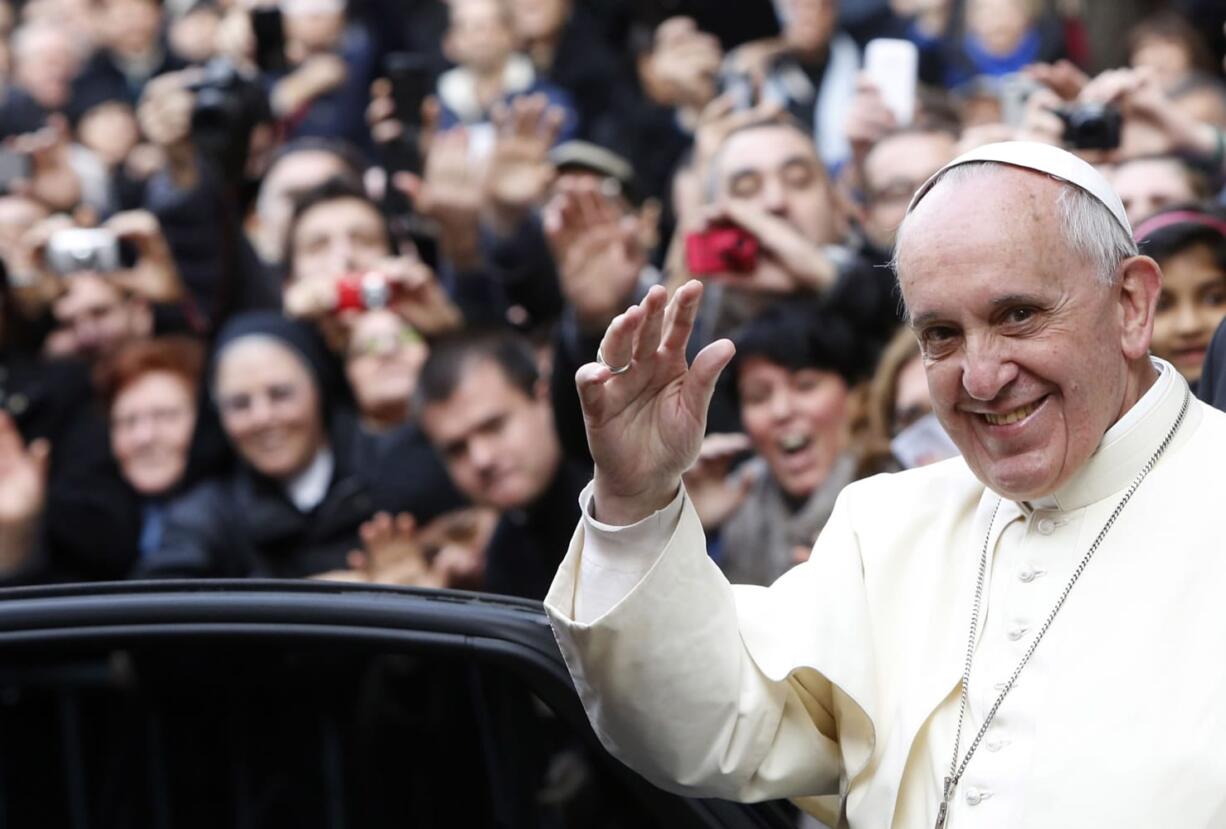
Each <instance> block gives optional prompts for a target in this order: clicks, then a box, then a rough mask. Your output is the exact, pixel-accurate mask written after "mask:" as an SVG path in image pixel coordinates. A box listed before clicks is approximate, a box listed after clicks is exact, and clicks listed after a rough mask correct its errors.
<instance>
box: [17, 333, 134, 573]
mask: <svg viewBox="0 0 1226 829" xmlns="http://www.w3.org/2000/svg"><path fill="white" fill-rule="evenodd" d="M92 395H93V389H92V387H91V386H90V383H89V375H88V373H87V371H86V370H85V367H84V366H83V365H82V364H79V363H76V362H69V361H51V362H48V361H42V360H36V359H34V358H30V357H24V356H22V355H20V354H15V353H10V354H8V355H6V356H5V358H4V359H3V361H0V408H3V409H4V410H6V411H7V412H8V413H9V414H10V415H11V416H12V417H13V420H14V421H15V422H16V424H17V429H18V431H19V432H20V433H21V437H22V439H23V440H25V441H26V442H27V443H28V442H29V441H32V440H35V439H36V438H46V439H47V440H49V441H50V442H51V468H50V470H49V475H48V482H47V501H46V508H45V510H44V513H43V527H42V532H41V534H40V537H39V543H38V547H37V549H36V550H35V552H34V556H33V557H32V558H31V560H30V561H28V562H27V564H26V565H25V566H23V567H22V568H21V569H20V571H18V572H13V573H8V574H5V575H4V576H3V578H2V579H0V581H2V583H3V584H30V583H44V582H61V581H81V580H105V579H118V578H122V577H123V576H124V575H125V574H126V573H127V571H128V569H129V568H130V567H131V566H132V558H133V554H134V550H135V549H136V538H137V535H138V533H139V531H140V521H139V512H138V510H137V508H136V505H135V501H134V499H133V496H132V495H131V493H130V491H129V490H128V489H127V488H126V487H125V486H124V485H123V484H122V483H121V482H120V480H119V474H118V470H117V469H116V468H115V464H114V461H113V460H112V458H111V449H110V439H109V434H108V431H107V425H106V418H105V417H104V416H103V414H102V412H101V410H100V409H98V408H96V407H95V406H94V405H93V404H92Z"/></svg>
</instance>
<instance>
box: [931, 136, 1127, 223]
mask: <svg viewBox="0 0 1226 829" xmlns="http://www.w3.org/2000/svg"><path fill="white" fill-rule="evenodd" d="M976 161H994V162H997V163H999V164H1009V165H1011V166H1013V167H1024V168H1025V169H1027V170H1035V171H1037V172H1040V173H1046V174H1047V175H1049V176H1054V177H1055V178H1058V179H1060V180H1061V181H1066V182H1068V183H1069V184H1072V185H1075V186H1077V187H1080V188H1081V189H1082V190H1084V191H1086V192H1087V193H1089V194H1090V195H1091V196H1093V197H1094V198H1096V199H1098V201H1099V202H1101V203H1102V205H1103V206H1104V207H1106V208H1107V209H1108V210H1110V211H1111V215H1112V216H1114V217H1115V220H1116V221H1117V222H1119V223H1120V227H1122V228H1123V229H1124V232H1125V233H1127V234H1128V238H1130V239H1131V238H1132V225H1130V224H1129V223H1128V215H1127V214H1126V213H1125V212H1124V203H1123V202H1121V201H1120V197H1119V196H1118V195H1116V193H1115V190H1113V189H1111V185H1110V184H1108V183H1107V180H1106V179H1105V178H1103V175H1102V173H1100V172H1098V170H1095V169H1094V167H1093V166H1091V165H1090V164H1088V163H1087V162H1085V161H1083V160H1082V159H1080V158H1078V157H1077V156H1075V155H1073V154H1072V153H1070V152H1068V151H1067V150H1062V149H1060V148H1059V147H1055V146H1052V145H1051V144H1043V143H1041V142H1039V141H1001V142H999V143H996V144H984V145H983V146H982V147H976V148H975V149H973V150H971V151H970V152H967V153H963V154H962V155H960V156H958V157H957V158H955V159H954V160H953V161H951V162H949V163H948V164H946V165H945V166H944V167H942V168H941V169H940V170H937V171H936V172H935V173H933V174H932V176H930V177H929V179H928V180H927V181H925V182H924V183H923V184H922V185H921V186H920V188H919V189H918V190H916V191H915V195H914V196H912V197H911V203H910V204H909V205H907V213H910V212H911V211H912V210H914V209H915V206H916V205H917V204H919V203H920V200H921V199H923V198H924V196H926V195H928V191H929V190H931V189H932V185H933V183H934V182H935V181H936V180H937V179H938V178H939V177H940V176H941V175H942V174H943V173H944V172H945V171H946V170H948V169H950V168H951V167H957V166H959V165H961V164H969V163H972V162H976Z"/></svg>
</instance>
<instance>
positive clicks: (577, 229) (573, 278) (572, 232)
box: [544, 186, 648, 334]
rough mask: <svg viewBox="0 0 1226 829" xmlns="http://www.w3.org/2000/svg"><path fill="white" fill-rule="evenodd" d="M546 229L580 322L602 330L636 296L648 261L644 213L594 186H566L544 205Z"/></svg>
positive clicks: (561, 279) (565, 290) (565, 291)
mask: <svg viewBox="0 0 1226 829" xmlns="http://www.w3.org/2000/svg"><path fill="white" fill-rule="evenodd" d="M544 229H545V236H546V238H547V239H548V241H549V246H550V249H551V250H552V252H553V257H554V262H555V263H556V264H557V268H558V280H559V283H560V286H561V288H562V295H563V296H564V297H566V301H567V302H568V303H569V304H570V306H571V307H572V308H573V309H574V312H575V316H576V319H577V321H578V323H579V327H580V328H581V329H582V330H583V331H585V332H588V333H592V334H599V333H600V332H601V331H603V330H604V328H605V327H606V326H607V325H608V324H609V322H610V321H611V320H612V319H613V317H614V316H616V315H617V313H618V312H619V311H621V310H622V309H623V308H625V307H626V305H627V304H629V303H630V302H631V301H632V300H633V297H634V289H635V285H636V284H637V282H638V279H639V276H640V275H641V274H642V272H643V268H644V267H645V266H646V264H647V255H648V251H647V249H646V247H645V246H644V245H643V242H642V236H641V230H642V228H641V223H640V216H638V215H636V214H634V213H626V212H624V211H623V210H622V209H620V208H619V207H618V206H617V205H615V204H614V203H613V200H612V199H611V198H610V197H609V196H606V195H605V194H603V193H601V192H600V191H599V190H597V189H596V188H595V187H592V186H589V187H564V188H561V189H560V190H559V191H558V192H557V193H556V194H555V195H554V197H553V198H552V199H550V202H549V204H548V205H547V206H546V208H545V212H544Z"/></svg>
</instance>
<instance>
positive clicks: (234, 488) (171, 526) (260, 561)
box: [135, 414, 458, 578]
mask: <svg viewBox="0 0 1226 829" xmlns="http://www.w3.org/2000/svg"><path fill="white" fill-rule="evenodd" d="M329 437H330V441H331V446H332V451H333V455H334V458H335V468H334V471H333V474H332V481H331V483H330V484H329V486H328V491H327V493H326V494H325V496H324V499H323V501H322V502H320V503H319V504H318V505H317V506H316V507H315V508H314V509H312V510H311V511H310V512H306V513H303V512H299V511H298V509H297V508H296V507H295V506H294V505H293V504H292V503H291V502H290V500H289V499H288V498H287V497H286V495H285V493H284V491H283V489H282V487H281V486H280V485H279V484H277V483H276V482H274V481H272V480H269V479H268V478H265V477H263V476H261V475H259V474H257V473H255V472H254V471H253V470H251V469H250V467H247V466H246V465H241V464H240V465H239V467H238V468H237V469H236V470H235V471H234V472H233V473H231V474H230V475H228V476H226V477H224V478H219V479H214V480H210V481H206V482H204V483H202V484H199V485H198V486H196V487H194V488H193V489H191V490H190V491H188V492H187V493H186V494H184V495H183V496H182V497H181V498H179V499H177V500H176V501H174V502H173V503H172V504H171V505H170V507H169V511H168V513H167V516H166V527H165V530H164V534H163V536H162V543H161V546H160V548H159V549H158V551H157V553H155V554H154V555H153V556H151V557H150V558H149V559H148V560H145V561H142V562H141V565H140V566H139V568H138V569H137V572H136V574H135V575H136V576H138V577H151V578H184V577H188V578H190V577H217V578H246V577H255V578H299V577H305V576H311V575H315V574H317V573H323V572H326V571H329V570H338V569H344V568H346V567H347V563H346V554H347V553H348V552H349V551H350V550H353V549H356V548H358V547H360V541H359V538H358V528H359V527H360V526H361V524H362V522H364V521H366V520H368V519H369V518H370V517H371V515H373V514H374V512H375V510H376V509H379V508H383V509H389V510H393V511H406V512H412V513H413V514H414V515H415V516H416V517H417V519H418V520H419V521H420V522H422V523H425V522H426V521H429V520H430V518H432V517H434V515H437V514H438V513H439V512H441V511H443V510H445V509H448V508H451V507H452V506H455V505H457V502H458V498H456V497H455V496H454V494H453V493H452V491H451V490H450V488H449V487H446V486H443V487H440V486H439V483H438V481H439V478H440V476H441V477H442V479H443V480H444V481H445V480H446V476H445V474H444V473H442V470H441V467H439V465H438V462H437V460H435V459H434V457H433V455H426V454H424V453H421V452H418V451H417V449H416V447H417V444H416V443H414V442H413V441H411V440H410V441H406V440H403V439H400V438H399V436H397V437H396V438H392V439H389V438H384V437H376V436H373V435H369V434H367V433H366V432H363V431H362V430H361V429H360V428H359V427H358V425H357V422H356V420H355V419H354V418H353V417H352V416H351V415H348V414H343V415H337V416H335V417H334V418H333V419H332V426H331V428H330V429H329ZM393 471H394V473H395V474H396V475H397V477H398V478H399V479H400V480H399V481H398V485H397V486H396V487H394V488H392V491H390V492H389V491H388V490H389V487H388V485H387V483H386V479H387V477H388V476H389V475H391V474H393Z"/></svg>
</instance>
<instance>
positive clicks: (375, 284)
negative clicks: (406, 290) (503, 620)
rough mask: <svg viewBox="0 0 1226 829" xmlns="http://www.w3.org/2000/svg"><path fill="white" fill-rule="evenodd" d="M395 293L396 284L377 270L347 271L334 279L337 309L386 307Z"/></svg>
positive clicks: (352, 309)
mask: <svg viewBox="0 0 1226 829" xmlns="http://www.w3.org/2000/svg"><path fill="white" fill-rule="evenodd" d="M395 295H396V285H395V283H393V282H392V281H391V280H390V279H388V278H387V276H386V275H385V274H382V273H380V272H379V271H364V272H359V273H347V274H345V275H344V276H342V277H341V278H340V279H338V280H337V281H336V303H335V306H334V307H335V310H337V311H369V310H371V309H374V308H386V307H387V305H388V303H390V302H391V301H392V299H393V298H394V297H395Z"/></svg>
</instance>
